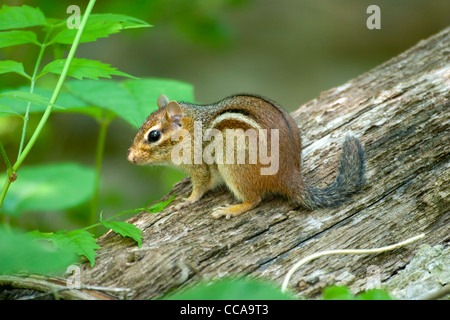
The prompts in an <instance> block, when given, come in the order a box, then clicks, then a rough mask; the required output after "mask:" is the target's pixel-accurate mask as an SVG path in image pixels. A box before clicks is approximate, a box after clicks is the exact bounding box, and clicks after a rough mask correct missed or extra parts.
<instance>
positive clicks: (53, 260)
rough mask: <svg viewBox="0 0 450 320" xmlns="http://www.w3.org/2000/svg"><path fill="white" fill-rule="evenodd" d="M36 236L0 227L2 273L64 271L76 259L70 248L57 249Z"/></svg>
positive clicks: (0, 271)
mask: <svg viewBox="0 0 450 320" xmlns="http://www.w3.org/2000/svg"><path fill="white" fill-rule="evenodd" d="M33 239H34V237H32V236H30V235H27V234H21V233H19V232H17V231H11V230H5V229H3V228H0V261H1V263H0V273H6V274H12V273H17V272H21V271H26V272H28V273H51V272H61V271H64V270H65V269H66V268H67V267H68V266H69V265H70V264H72V263H74V262H75V261H76V256H75V255H74V254H73V252H71V251H70V250H64V249H57V248H55V247H54V246H49V245H48V244H46V243H41V242H36V241H35V240H33Z"/></svg>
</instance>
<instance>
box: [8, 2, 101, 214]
mask: <svg viewBox="0 0 450 320" xmlns="http://www.w3.org/2000/svg"><path fill="white" fill-rule="evenodd" d="M95 1H96V0H89V3H88V5H87V7H86V11H85V13H84V15H83V19H82V20H81V24H80V28H79V29H78V31H77V34H76V35H75V39H74V41H73V44H72V46H71V47H70V51H69V54H68V55H67V59H66V63H65V64H64V68H63V70H62V72H61V75H60V76H59V79H58V82H57V84H56V87H55V90H54V91H53V94H52V97H51V98H50V102H49V104H48V106H47V108H46V109H45V112H44V114H43V116H42V118H41V121H40V122H39V124H38V126H37V127H36V130H35V131H34V133H33V135H32V136H31V138H30V140H29V141H28V143H27V145H26V146H25V148H24V149H23V151H22V153H21V154H20V157H19V158H18V159H17V161H16V163H15V164H14V166H13V167H12V169H13V171H17V169H19V167H20V166H21V165H22V163H23V161H24V160H25V159H26V157H27V156H28V154H29V153H30V151H31V149H32V148H33V146H34V144H35V143H36V140H37V138H38V137H39V135H40V133H41V131H42V129H43V128H44V125H45V124H46V122H47V120H48V118H49V117H50V114H51V112H52V109H53V106H54V105H55V102H56V100H57V99H58V96H59V93H60V92H61V89H62V86H63V84H64V80H65V79H66V76H67V72H68V71H69V67H70V63H71V62H72V59H73V57H74V56H75V52H76V50H77V48H78V44H79V43H80V39H81V35H82V34H83V31H84V29H85V27H86V24H87V20H88V19H89V15H90V13H91V11H92V8H93V7H94V4H95ZM10 185H11V181H10V179H9V177H7V179H6V182H5V185H4V186H3V189H2V193H1V194H0V208H1V206H2V204H3V201H4V199H5V196H6V192H7V191H8V189H9V186H10Z"/></svg>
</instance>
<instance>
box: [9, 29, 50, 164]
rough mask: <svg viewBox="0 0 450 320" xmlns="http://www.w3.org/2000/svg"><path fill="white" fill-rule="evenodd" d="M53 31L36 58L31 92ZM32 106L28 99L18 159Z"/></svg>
mask: <svg viewBox="0 0 450 320" xmlns="http://www.w3.org/2000/svg"><path fill="white" fill-rule="evenodd" d="M51 31H52V28H50V29H49V30H48V31H47V33H46V35H45V39H44V42H43V43H42V44H41V45H40V46H41V49H40V50H39V54H38V57H37V60H36V65H35V66H34V71H33V76H32V77H31V78H30V80H31V84H30V93H33V92H34V86H35V84H36V80H37V78H36V76H37V73H38V70H39V67H40V65H41V61H42V57H43V56H44V51H45V48H46V47H47V45H46V42H47V40H48V37H49V36H50V33H51ZM30 107H31V101H28V103H27V109H26V111H25V117H24V118H23V128H22V138H21V139H20V146H19V152H18V154H17V159H19V158H20V155H21V154H22V150H23V146H24V144H25V136H26V133H27V126H28V120H29V119H30Z"/></svg>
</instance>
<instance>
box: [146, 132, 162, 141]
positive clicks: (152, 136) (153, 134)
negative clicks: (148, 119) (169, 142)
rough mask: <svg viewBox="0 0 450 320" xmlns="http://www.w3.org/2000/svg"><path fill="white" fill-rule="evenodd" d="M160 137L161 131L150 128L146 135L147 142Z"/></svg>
mask: <svg viewBox="0 0 450 320" xmlns="http://www.w3.org/2000/svg"><path fill="white" fill-rule="evenodd" d="M159 138H161V132H160V131H158V130H152V131H150V132H149V133H148V135H147V141H148V142H156V141H158V140H159Z"/></svg>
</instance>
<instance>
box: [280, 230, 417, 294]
mask: <svg viewBox="0 0 450 320" xmlns="http://www.w3.org/2000/svg"><path fill="white" fill-rule="evenodd" d="M423 237H425V234H424V233H422V234H420V235H418V236H415V237H412V238H409V239H407V240H405V241H402V242H398V243H396V244H393V245H390V246H386V247H381V248H374V249H341V250H339V249H338V250H328V251H322V252H317V253H314V254H312V255H309V256H307V257H306V258H304V259H302V260H300V261H298V262H297V263H296V264H294V266H293V267H292V268H291V269H290V270H289V271H288V273H287V274H286V277H285V278H284V281H283V285H282V286H281V291H282V292H285V291H286V288H287V286H288V284H289V280H290V279H291V277H292V275H293V274H294V272H295V271H296V270H297V269H298V268H300V267H301V266H302V265H304V264H306V263H308V262H311V261H312V260H315V259H317V258H320V257H323V256H329V255H336V254H373V253H381V252H386V251H391V250H395V249H397V248H400V247H403V246H405V245H407V244H410V243H412V242H414V241H417V240H419V239H422V238H423Z"/></svg>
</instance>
